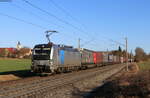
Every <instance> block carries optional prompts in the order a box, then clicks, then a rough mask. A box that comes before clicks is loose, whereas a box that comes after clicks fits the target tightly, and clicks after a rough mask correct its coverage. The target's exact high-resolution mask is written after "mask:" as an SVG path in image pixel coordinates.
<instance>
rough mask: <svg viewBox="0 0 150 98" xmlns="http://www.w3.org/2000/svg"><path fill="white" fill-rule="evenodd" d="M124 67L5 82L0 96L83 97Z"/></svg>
mask: <svg viewBox="0 0 150 98" xmlns="http://www.w3.org/2000/svg"><path fill="white" fill-rule="evenodd" d="M124 67H125V65H123V64H122V65H121V64H116V65H110V66H104V67H98V68H93V69H88V70H82V71H78V72H72V73H66V74H59V75H52V76H49V77H41V78H40V77H33V79H32V78H30V79H23V80H18V81H15V82H13V83H12V84H10V85H7V83H6V84H5V83H3V84H2V85H1V84H0V86H1V88H0V98H20V97H21V98H28V97H30V98H51V97H53V98H71V97H83V96H82V95H83V94H84V93H85V92H88V91H90V90H91V89H92V88H93V86H94V87H96V86H98V85H99V86H100V85H103V84H104V82H105V80H106V79H107V78H109V77H111V76H112V75H114V74H115V73H117V72H119V71H120V70H122V69H123V68H124ZM8 84H9V83H8Z"/></svg>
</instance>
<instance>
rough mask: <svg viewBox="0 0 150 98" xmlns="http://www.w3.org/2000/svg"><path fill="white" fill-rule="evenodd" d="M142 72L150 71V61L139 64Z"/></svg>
mask: <svg viewBox="0 0 150 98" xmlns="http://www.w3.org/2000/svg"><path fill="white" fill-rule="evenodd" d="M138 65H139V68H140V69H141V70H150V60H148V61H143V62H140V63H138Z"/></svg>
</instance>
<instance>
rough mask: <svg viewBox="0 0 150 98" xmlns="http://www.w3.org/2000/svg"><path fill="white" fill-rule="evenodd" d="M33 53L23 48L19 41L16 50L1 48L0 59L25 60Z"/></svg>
mask: <svg viewBox="0 0 150 98" xmlns="http://www.w3.org/2000/svg"><path fill="white" fill-rule="evenodd" d="M31 53H32V51H31V49H30V48H25V47H22V45H21V43H20V42H19V41H18V42H17V45H16V48H7V47H6V48H5V47H4V48H0V57H12V56H13V57H17V58H24V57H26V56H30V55H31Z"/></svg>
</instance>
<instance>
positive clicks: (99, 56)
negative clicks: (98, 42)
mask: <svg viewBox="0 0 150 98" xmlns="http://www.w3.org/2000/svg"><path fill="white" fill-rule="evenodd" d="M93 58H94V63H95V64H101V63H102V61H103V55H102V52H93Z"/></svg>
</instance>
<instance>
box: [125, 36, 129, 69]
mask: <svg viewBox="0 0 150 98" xmlns="http://www.w3.org/2000/svg"><path fill="white" fill-rule="evenodd" d="M125 41H126V68H127V71H128V70H129V68H128V38H127V37H126V38H125Z"/></svg>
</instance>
